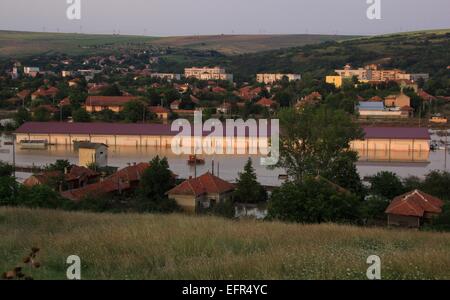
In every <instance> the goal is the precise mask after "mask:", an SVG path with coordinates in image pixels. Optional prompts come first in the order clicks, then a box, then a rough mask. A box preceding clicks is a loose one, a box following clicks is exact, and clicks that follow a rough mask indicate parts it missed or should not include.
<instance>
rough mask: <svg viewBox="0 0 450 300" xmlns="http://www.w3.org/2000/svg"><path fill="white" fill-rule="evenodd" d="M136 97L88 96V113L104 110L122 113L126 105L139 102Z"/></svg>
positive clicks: (86, 103) (86, 106) (86, 107)
mask: <svg viewBox="0 0 450 300" xmlns="http://www.w3.org/2000/svg"><path fill="white" fill-rule="evenodd" d="M137 99H138V97H135V96H88V97H87V99H86V102H85V109H86V111H87V112H100V111H102V110H106V109H109V110H112V111H113V112H116V113H118V112H120V111H122V110H123V108H124V106H125V104H127V103H128V102H131V101H135V100H137Z"/></svg>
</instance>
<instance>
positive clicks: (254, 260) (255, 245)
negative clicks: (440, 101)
mask: <svg viewBox="0 0 450 300" xmlns="http://www.w3.org/2000/svg"><path fill="white" fill-rule="evenodd" d="M0 236H1V239H0V271H1V272H4V271H6V270H8V269H11V268H13V267H14V266H16V264H17V263H19V262H20V261H21V260H22V257H23V256H24V255H26V254H27V253H28V251H29V249H30V248H31V247H33V246H35V247H40V248H41V252H40V257H39V260H40V262H41V264H42V267H41V268H40V269H37V270H35V271H33V274H32V275H33V276H34V277H35V278H36V279H64V276H65V270H66V266H65V264H64V262H65V260H66V258H67V256H69V255H73V254H76V255H79V256H80V257H81V260H82V266H83V267H82V277H83V279H92V278H98V279H100V278H101V279H113V278H114V279H144V278H145V279H282V278H283V279H365V278H366V277H365V274H366V269H367V264H366V259H367V257H368V256H369V255H372V254H377V255H379V256H380V257H381V260H382V277H383V278H384V279H405V278H408V279H435V278H436V279H450V255H449V253H450V234H448V233H429V232H417V231H406V230H405V231H397V230H386V229H368V228H359V227H352V226H343V225H333V224H323V225H299V224H284V223H278V222H256V221H238V222H237V221H229V220H225V219H220V218H215V217H190V216H185V215H151V214H147V215H138V214H116V215H113V214H92V213H69V212H60V211H49V210H30V209H19V208H4V207H3V208H0Z"/></svg>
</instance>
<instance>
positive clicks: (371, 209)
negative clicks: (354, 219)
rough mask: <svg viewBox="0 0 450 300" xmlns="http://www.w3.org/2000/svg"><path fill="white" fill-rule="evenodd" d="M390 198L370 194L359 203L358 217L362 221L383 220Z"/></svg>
mask: <svg viewBox="0 0 450 300" xmlns="http://www.w3.org/2000/svg"><path fill="white" fill-rule="evenodd" d="M389 203H390V200H389V199H387V198H385V197H383V196H379V195H370V196H368V197H367V198H366V199H364V201H363V202H362V203H361V206H360V218H361V219H362V221H363V222H364V223H367V222H370V221H372V220H384V219H385V218H386V214H385V210H386V208H387V207H388V206H389Z"/></svg>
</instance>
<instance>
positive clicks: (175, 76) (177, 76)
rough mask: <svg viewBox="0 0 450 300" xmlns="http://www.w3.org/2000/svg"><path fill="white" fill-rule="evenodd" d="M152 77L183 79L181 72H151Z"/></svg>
mask: <svg viewBox="0 0 450 300" xmlns="http://www.w3.org/2000/svg"><path fill="white" fill-rule="evenodd" d="M150 77H152V78H160V79H167V80H181V74H174V73H151V74H150Z"/></svg>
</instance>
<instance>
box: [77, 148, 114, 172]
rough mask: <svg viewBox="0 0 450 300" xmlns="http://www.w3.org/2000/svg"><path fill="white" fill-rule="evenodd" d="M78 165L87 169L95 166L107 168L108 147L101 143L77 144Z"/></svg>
mask: <svg viewBox="0 0 450 300" xmlns="http://www.w3.org/2000/svg"><path fill="white" fill-rule="evenodd" d="M78 159H79V163H78V164H79V165H80V166H83V167H87V166H90V165H96V166H98V167H100V168H103V167H106V166H108V146H107V145H105V144H102V143H90V142H82V143H79V144H78Z"/></svg>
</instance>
